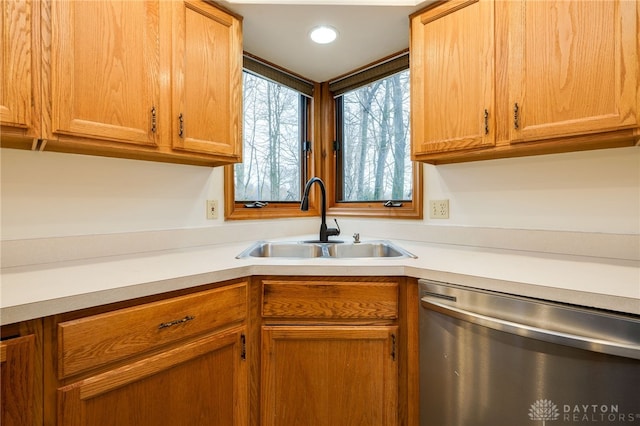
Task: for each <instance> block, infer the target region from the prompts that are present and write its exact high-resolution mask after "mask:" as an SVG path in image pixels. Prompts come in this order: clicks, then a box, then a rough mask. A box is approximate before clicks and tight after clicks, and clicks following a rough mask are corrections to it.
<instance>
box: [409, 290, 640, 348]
mask: <svg viewBox="0 0 640 426" xmlns="http://www.w3.org/2000/svg"><path fill="white" fill-rule="evenodd" d="M421 305H422V307H423V308H426V309H431V310H433V311H436V312H440V313H443V314H445V315H449V316H451V317H454V318H458V319H461V320H464V321H468V322H470V323H473V324H478V325H481V326H483V327H488V328H492V329H494V330H498V331H504V332H506V333H511V334H515V335H518V336H522V337H528V338H532V339H536V340H542V341H545V342H549V343H557V344H561V345H565V346H572V347H574V348H578V349H585V350H588V351H591V352H600V353H604V354H609V355H617V356H622V357H626V358H633V359H640V346H638V345H633V344H626V343H622V342H612V341H608V340H601V339H594V338H591V337H586V336H579V335H576V334H571V333H564V332H560V331H553V330H545V329H542V328H538V327H533V326H530V325H526V324H520V323H516V322H512V321H507V320H503V319H499V318H494V317H490V316H486V315H482V314H479V313H476V312H471V311H468V310H465V309H460V308H457V307H454V306H449V305H446V304H443V303H439V302H437V301H434V300H432V299H431V298H429V297H423V298H422V299H421Z"/></svg>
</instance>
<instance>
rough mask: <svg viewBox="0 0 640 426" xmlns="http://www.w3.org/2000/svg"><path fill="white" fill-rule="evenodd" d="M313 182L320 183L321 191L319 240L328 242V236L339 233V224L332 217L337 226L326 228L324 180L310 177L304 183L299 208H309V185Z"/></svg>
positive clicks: (303, 209) (304, 210)
mask: <svg viewBox="0 0 640 426" xmlns="http://www.w3.org/2000/svg"><path fill="white" fill-rule="evenodd" d="M314 183H317V184H318V185H320V192H321V193H322V205H321V207H322V222H321V223H320V242H322V243H328V242H329V237H331V236H333V235H340V226H339V225H338V221H337V220H335V219H334V220H335V222H336V227H337V228H327V191H326V189H325V186H324V182H323V181H322V179H320V178H319V177H312V178H311V179H309V181H308V182H307V184H306V185H305V187H304V193H303V195H302V201H301V202H300V210H302V211H303V212H306V211H307V210H309V190H310V189H311V185H313V184H314Z"/></svg>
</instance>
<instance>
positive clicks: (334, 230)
mask: <svg viewBox="0 0 640 426" xmlns="http://www.w3.org/2000/svg"><path fill="white" fill-rule="evenodd" d="M333 221H334V222H335V223H336V228H329V229H327V235H330V236H336V235H340V225H338V219H335V218H334V219H333Z"/></svg>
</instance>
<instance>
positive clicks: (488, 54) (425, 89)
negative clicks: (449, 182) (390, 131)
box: [411, 0, 495, 158]
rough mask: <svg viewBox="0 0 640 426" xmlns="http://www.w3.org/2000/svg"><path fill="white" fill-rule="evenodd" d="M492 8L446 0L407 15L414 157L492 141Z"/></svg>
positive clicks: (486, 4) (489, 4)
mask: <svg viewBox="0 0 640 426" xmlns="http://www.w3.org/2000/svg"><path fill="white" fill-rule="evenodd" d="M494 7H495V6H494V3H493V2H492V1H485V0H479V1H464V2H460V1H456V2H446V3H443V4H441V5H439V6H437V7H435V8H433V9H429V10H428V11H426V12H424V13H423V14H418V15H415V16H414V17H413V18H412V21H411V22H412V25H411V54H412V57H411V99H412V104H411V109H412V112H411V114H412V123H411V125H412V137H411V139H412V149H413V151H412V154H413V156H414V158H415V157H416V156H419V155H420V154H428V153H430V152H447V151H458V150H468V149H474V148H479V147H487V146H493V145H494V144H495V106H494V103H495V100H494V95H495V89H494V73H495V71H494V62H495V55H494V31H493V28H494ZM485 111H486V119H485ZM485 120H486V122H485Z"/></svg>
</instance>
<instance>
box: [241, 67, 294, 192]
mask: <svg viewBox="0 0 640 426" xmlns="http://www.w3.org/2000/svg"><path fill="white" fill-rule="evenodd" d="M243 84H244V87H243V92H244V114H243V115H244V123H243V126H244V127H243V132H242V133H243V139H244V141H243V143H244V146H243V153H242V157H243V162H242V163H239V164H236V165H235V166H234V167H235V169H234V176H235V199H236V201H300V199H301V195H300V192H301V190H300V181H301V178H300V173H301V158H300V155H301V146H300V132H301V124H300V116H301V114H300V109H301V96H302V95H300V93H298V92H297V91H295V90H292V89H289V88H288V87H286V86H282V85H280V84H277V83H274V82H271V81H269V80H266V79H264V78H261V77H259V76H257V75H255V74H251V73H248V72H244V73H243Z"/></svg>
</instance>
